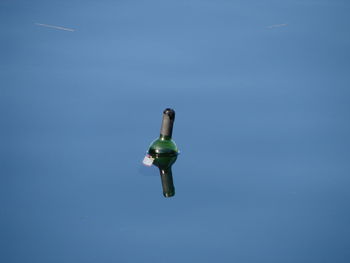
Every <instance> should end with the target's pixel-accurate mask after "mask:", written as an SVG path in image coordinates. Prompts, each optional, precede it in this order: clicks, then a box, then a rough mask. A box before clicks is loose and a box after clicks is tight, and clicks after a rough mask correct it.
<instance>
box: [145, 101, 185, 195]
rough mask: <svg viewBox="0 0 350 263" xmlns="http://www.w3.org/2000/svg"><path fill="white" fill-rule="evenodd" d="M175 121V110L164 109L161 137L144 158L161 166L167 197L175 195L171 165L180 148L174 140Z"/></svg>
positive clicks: (149, 164)
mask: <svg viewBox="0 0 350 263" xmlns="http://www.w3.org/2000/svg"><path fill="white" fill-rule="evenodd" d="M174 121H175V111H174V110H173V109H169V108H167V109H165V110H164V111H163V121H162V126H161V128H160V135H159V138H158V139H156V140H154V141H153V142H152V143H151V145H150V147H149V149H148V151H147V155H146V157H145V159H144V160H143V163H144V164H145V165H147V166H151V165H152V164H153V165H155V166H157V167H158V168H159V172H160V178H161V181H162V187H163V195H164V196H165V197H171V196H174V195H175V187H174V182H173V175H172V171H171V166H172V165H173V164H174V163H175V161H176V159H177V156H178V154H179V150H178V148H177V146H176V144H175V142H174V141H173V140H172V133H173V125H174Z"/></svg>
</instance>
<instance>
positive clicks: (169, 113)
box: [159, 109, 175, 140]
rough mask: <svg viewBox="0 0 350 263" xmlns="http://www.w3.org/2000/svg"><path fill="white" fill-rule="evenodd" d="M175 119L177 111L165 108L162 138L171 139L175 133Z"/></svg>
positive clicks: (161, 131) (161, 129) (161, 128)
mask: <svg viewBox="0 0 350 263" xmlns="http://www.w3.org/2000/svg"><path fill="white" fill-rule="evenodd" d="M174 121H175V111H174V110H172V109H165V110H164V112H163V120H162V126H161V127H160V136H159V138H160V139H161V140H170V139H171V136H172V134H173V126H174Z"/></svg>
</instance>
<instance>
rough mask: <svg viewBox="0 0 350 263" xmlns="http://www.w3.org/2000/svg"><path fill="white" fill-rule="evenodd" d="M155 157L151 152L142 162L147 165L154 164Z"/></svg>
mask: <svg viewBox="0 0 350 263" xmlns="http://www.w3.org/2000/svg"><path fill="white" fill-rule="evenodd" d="M153 161H154V158H152V157H151V156H150V155H149V154H146V156H145V158H143V161H142V163H143V164H144V165H146V166H152V163H153Z"/></svg>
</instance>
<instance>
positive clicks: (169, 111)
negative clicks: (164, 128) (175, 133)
mask: <svg viewBox="0 0 350 263" xmlns="http://www.w3.org/2000/svg"><path fill="white" fill-rule="evenodd" d="M163 114H164V115H167V116H168V117H169V119H170V120H174V119H175V111H174V110H173V109H170V108H166V109H165V110H164V111H163Z"/></svg>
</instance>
